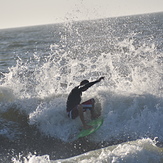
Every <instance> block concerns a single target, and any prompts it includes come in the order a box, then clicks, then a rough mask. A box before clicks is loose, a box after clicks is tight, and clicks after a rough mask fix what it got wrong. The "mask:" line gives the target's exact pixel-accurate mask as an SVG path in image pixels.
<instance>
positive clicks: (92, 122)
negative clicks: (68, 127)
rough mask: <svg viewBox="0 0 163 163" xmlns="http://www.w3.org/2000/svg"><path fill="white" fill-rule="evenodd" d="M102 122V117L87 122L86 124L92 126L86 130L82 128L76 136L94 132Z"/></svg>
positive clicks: (79, 136)
mask: <svg viewBox="0 0 163 163" xmlns="http://www.w3.org/2000/svg"><path fill="white" fill-rule="evenodd" d="M102 124H103V119H95V120H93V121H91V122H89V123H88V125H91V126H92V128H90V129H86V130H84V129H83V130H82V131H81V132H80V133H79V134H78V136H77V137H78V138H82V137H84V136H87V135H90V134H92V133H94V132H95V131H96V130H98V129H99V128H100V126H101V125H102Z"/></svg>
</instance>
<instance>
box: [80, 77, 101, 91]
mask: <svg viewBox="0 0 163 163" xmlns="http://www.w3.org/2000/svg"><path fill="white" fill-rule="evenodd" d="M98 82H100V80H96V81H93V82H89V83H88V84H85V85H84V86H81V87H79V89H80V91H85V90H86V89H88V88H89V87H91V86H92V85H94V84H96V83H98Z"/></svg>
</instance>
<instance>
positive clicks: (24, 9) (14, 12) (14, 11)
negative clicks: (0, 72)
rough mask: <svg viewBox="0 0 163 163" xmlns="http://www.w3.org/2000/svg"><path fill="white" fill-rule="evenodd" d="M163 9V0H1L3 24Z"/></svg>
mask: <svg viewBox="0 0 163 163" xmlns="http://www.w3.org/2000/svg"><path fill="white" fill-rule="evenodd" d="M160 11H163V0H0V28H11V27H20V26H30V25H39V24H51V23H58V22H65V21H71V20H86V19H98V18H107V17H115V16H124V15H135V14H142V13H153V12H160Z"/></svg>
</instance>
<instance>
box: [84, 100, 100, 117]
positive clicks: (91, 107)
mask: <svg viewBox="0 0 163 163" xmlns="http://www.w3.org/2000/svg"><path fill="white" fill-rule="evenodd" d="M82 106H83V112H85V111H86V110H90V112H91V119H96V118H97V117H98V115H96V112H95V107H94V106H95V100H94V98H92V99H90V100H88V101H85V102H83V103H82Z"/></svg>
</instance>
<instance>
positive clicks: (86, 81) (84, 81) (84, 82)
mask: <svg viewBox="0 0 163 163" xmlns="http://www.w3.org/2000/svg"><path fill="white" fill-rule="evenodd" d="M87 83H89V81H88V80H83V81H81V82H80V85H85V84H87Z"/></svg>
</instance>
